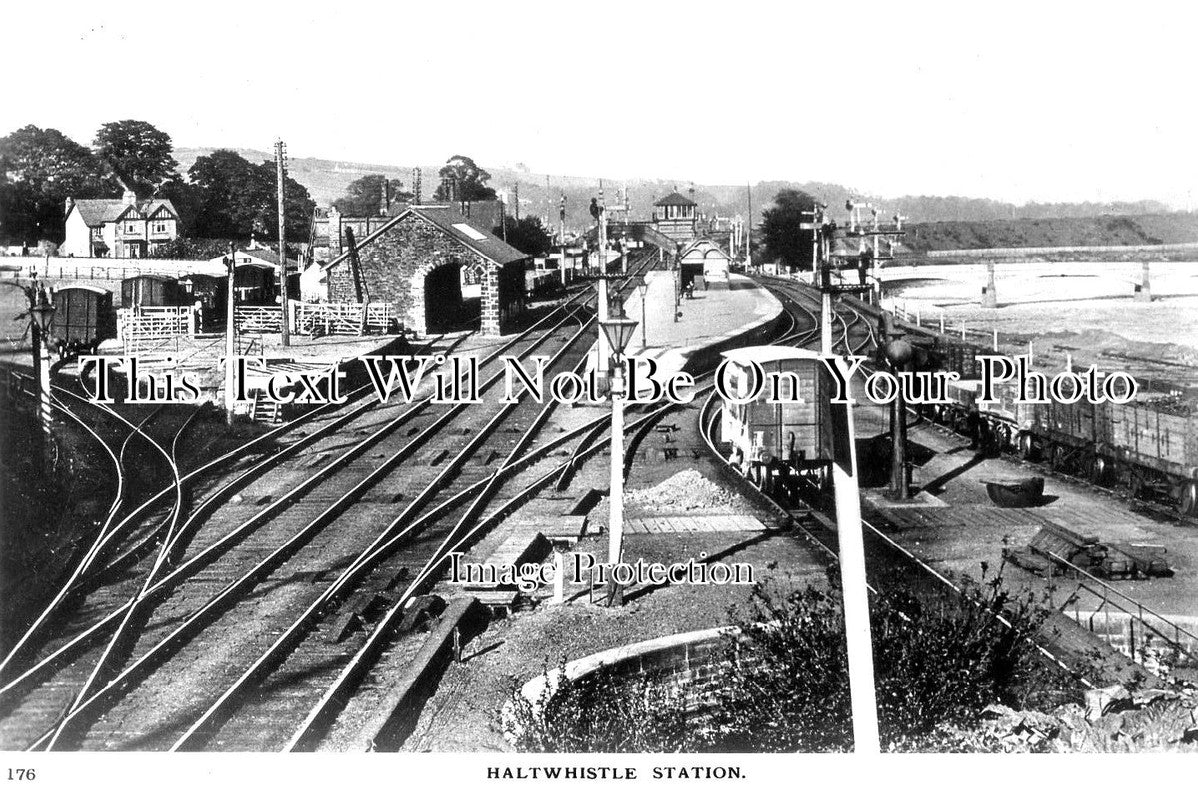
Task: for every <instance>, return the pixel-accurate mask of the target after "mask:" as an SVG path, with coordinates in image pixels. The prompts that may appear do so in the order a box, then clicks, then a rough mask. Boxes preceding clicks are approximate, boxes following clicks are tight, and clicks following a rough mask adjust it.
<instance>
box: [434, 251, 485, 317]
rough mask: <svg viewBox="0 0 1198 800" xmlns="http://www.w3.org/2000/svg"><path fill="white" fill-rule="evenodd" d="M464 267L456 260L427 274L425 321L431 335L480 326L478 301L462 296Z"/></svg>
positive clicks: (476, 293)
mask: <svg viewBox="0 0 1198 800" xmlns="http://www.w3.org/2000/svg"><path fill="white" fill-rule="evenodd" d="M463 271H464V270H463V268H462V265H461V264H459V263H457V262H456V261H450V262H447V263H445V264H441V265H439V266H436V267H433V268H432V269H431V270H429V271H428V273H426V274H425V276H424V298H423V301H424V323H425V329H426V332H427V333H429V334H434V333H446V332H448V331H459V330H464V329H466V328H477V327H478V314H479V300H478V299H477V298H478V292H477V291H475V292H473V294H474V295H475V296H474V297H473V298H467V297H465V296H463V295H464V294H465V293H464V292H463V285H462V283H463V275H462V273H463Z"/></svg>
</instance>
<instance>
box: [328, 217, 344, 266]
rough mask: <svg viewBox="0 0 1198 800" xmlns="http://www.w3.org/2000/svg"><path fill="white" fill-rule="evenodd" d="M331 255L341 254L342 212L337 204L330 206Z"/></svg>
mask: <svg viewBox="0 0 1198 800" xmlns="http://www.w3.org/2000/svg"><path fill="white" fill-rule="evenodd" d="M328 232H329V256H330V257H336V256H339V255H341V253H342V249H341V212H340V211H338V210H337V206H329V224H328Z"/></svg>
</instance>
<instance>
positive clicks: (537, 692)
mask: <svg viewBox="0 0 1198 800" xmlns="http://www.w3.org/2000/svg"><path fill="white" fill-rule="evenodd" d="M736 630H737V629H736V628H732V627H723V628H709V629H707V630H701V631H691V632H688V633H679V634H675V635H673V636H663V637H660V638H658V639H648V640H646V641H642V642H635V643H633V644H629V645H625V646H623V647H616V648H613V649H611V650H604V651H602V652H600V653H595V654H594V655H590V656H586V657H585V658H580V659H577V660H576V661H571V662H569V663H567V664H566V665H565V674H566V675H567V676H568V677H569V678H570V679H571V680H573V681H580V682H584V683H585V682H586V681H588V680H598V679H611V680H612V681H613V682H614V683H616V684H623V683H625V682H627V683H628V685H636V684H637V683H639V682H640V680H641V679H642V678H647V679H648V680H649V681H650V682H652V683H654V684H656V685H658V686H663V687H667V688H670V689H672V690H674V691H677V692H680V693H682V694H683V695H684V696H685V699H686V705H687V710H688V711H689V712H690V713H691V714H696V715H702V713H703V711H704V709H706V708H710V703H711V702H712V700H713V697H714V696H715V694H716V692H717V691H718V690H719V688H720V686H721V683H722V676H723V673H724V671H725V670H727V669H729V668H730V667H731V664H730V663H729V662H728V660H727V657H726V656H727V637H728V636H729V635H732V634H735V633H736ZM561 677H562V670H561V669H560V668H559V669H555V670H552V671H550V672H549V673H548V675H538V676H537V677H535V678H533V679H531V680H529V681H528V682H527V683H525V684H524V685H523V686H521V687H520V694H521V695H522V696H523V697H524V699H525V700H527V701H528V702H529V704H531V706H532V707H533V709H534V710H535V713H541V712H542V711H543V708H542V707H541V703H542V699H543V698H544V697H545V696H546V695H547V696H548V697H549V698H550V700H549V702H552V696H553V694H554V693H555V692H556V690H557V687H558V686H559V685H560V682H561ZM546 683H548V689H549V691H548V692H547V693H546V692H545V689H546ZM503 717H504V719H505V721H506V722H507V723H508V724H509V725H510V724H514V723H515V716H514V712H513V709H512V705H511V702H510V701H509V702H508V703H507V704H506V705H505V707H504V709H503ZM507 727H508V726H507V725H505V729H506V728H507ZM505 735H509V737H510V731H509V732H508V733H507V734H505Z"/></svg>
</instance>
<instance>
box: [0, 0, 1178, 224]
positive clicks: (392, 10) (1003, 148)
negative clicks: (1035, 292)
mask: <svg viewBox="0 0 1198 800" xmlns="http://www.w3.org/2000/svg"><path fill="white" fill-rule="evenodd" d="M14 5H15V4H12V3H10V4H8V7H7V8H6V9H5V11H4V15H5V18H6V22H5V27H6V28H7V29H8V34H7V35H6V36H5V41H4V44H3V54H4V57H3V61H2V62H0V63H3V64H4V65H5V66H4V67H3V69H4V70H5V71H6V72H7V75H6V78H7V80H5V81H4V86H5V92H4V95H5V99H4V102H3V104H2V106H0V135H3V134H4V133H7V132H9V131H11V130H14V129H16V128H18V127H21V126H22V125H26V124H31V123H32V124H36V125H39V126H41V127H54V128H58V129H60V130H62V131H63V132H64V133H66V134H68V135H70V136H71V137H73V138H75V139H77V140H78V141H81V142H85V143H87V142H90V140H91V138H92V136H93V135H94V133H95V131H96V129H97V128H98V127H99V126H100V125H101V124H102V123H104V122H106V121H111V120H117V119H129V118H132V119H144V120H147V121H149V122H152V123H154V124H155V125H157V126H158V127H159V128H162V129H163V130H165V131H166V132H167V133H169V134H170V135H171V136H172V137H173V139H174V141H175V143H176V145H179V146H196V147H218V146H223V147H241V148H251V147H252V148H255V149H259V150H269V149H270V147H271V146H272V144H273V142H274V141H275V139H276V138H279V137H282V138H283V139H285V140H286V142H287V145H288V152H289V153H290V154H291V155H292V156H297V157H303V156H311V157H319V158H330V159H338V160H346V161H367V162H375V163H384V164H397V165H410V164H434V163H440V162H442V161H443V160H444V159H446V158H447V157H448V156H450V155H452V154H455V153H464V154H466V155H469V156H472V157H473V158H474V159H475V160H476V161H478V162H479V163H481V164H483V165H514V164H517V163H522V164H525V165H527V167H528V168H529V169H530V170H531V171H532V172H533V173H543V172H548V173H552V174H564V175H579V176H584V175H585V176H592V177H606V178H611V179H615V180H619V179H621V178H668V179H674V180H684V181H694V182H697V183H701V184H712V183H725V184H743V183H745V182H750V181H752V182H755V181H759V180H795V181H806V180H822V181H830V182H836V183H842V184H846V185H848V186H850V187H853V188H855V189H857V190H860V191H863V192H868V193H871V194H877V195H883V196H898V195H904V194H936V195H954V194H955V195H967V196H974V197H991V198H994V199H999V200H1006V201H1012V202H1020V203H1022V202H1028V201H1085V200H1093V201H1108V200H1135V199H1156V200H1161V201H1164V202H1167V203H1169V204H1171V205H1173V206H1175V207H1179V208H1194V207H1196V206H1198V198H1196V197H1195V194H1194V187H1195V186H1196V185H1198V160H1196V159H1195V157H1194V151H1195V146H1196V145H1198V92H1196V91H1195V79H1196V77H1198V65H1196V63H1195V49H1194V46H1193V41H1194V36H1195V33H1194V32H1195V30H1198V26H1196V25H1195V22H1198V4H1192V3H1190V4H1186V3H1176V4H1172V3H1154V2H1137V3H1131V4H1129V3H1122V4H1118V5H1116V4H1114V3H1110V4H1106V3H1102V2H1089V3H1069V2H1059V1H1058V0H1053V1H1052V2H1049V1H1048V0H1041V1H1040V2H1035V3H1023V2H1001V3H970V2H956V3H922V2H915V1H914V0H911V1H910V2H902V3H899V2H890V3H874V2H864V1H860V0H859V1H858V2H854V3H852V4H851V6H849V7H847V8H846V4H843V3H834V2H823V3H804V2H774V3H765V2H759V1H758V0H734V1H731V2H730V1H728V0H725V2H706V0H704V1H702V2H685V0H669V2H659V1H658V0H638V2H625V0H606V1H605V2H601V3H600V2H590V3H574V2H566V1H565V0H559V1H558V2H521V1H520V0H507V2H489V3H481V2H473V1H472V0H469V1H467V0H453V1H452V2H427V1H426V2H421V3H408V2H401V1H400V0H392V2H387V3H342V4H338V3H332V2H328V0H325V2H322V3H307V2H299V1H296V2H290V3H285V4H282V3H280V4H277V5H274V6H271V5H266V4H259V3H251V2H248V1H247V0H242V2H237V3H226V2H223V1H222V0H216V1H215V2H204V3H190V4H184V3H155V4H132V5H124V6H116V7H114V6H112V5H111V4H106V3H95V2H87V3H76V2H73V0H67V2H56V3H52V4H51V3H21V4H20V5H19V6H18V7H15V8H14V7H13V6H14ZM850 8H851V10H850ZM14 34H16V35H14Z"/></svg>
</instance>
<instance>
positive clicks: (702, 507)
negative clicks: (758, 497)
mask: <svg viewBox="0 0 1198 800" xmlns="http://www.w3.org/2000/svg"><path fill="white" fill-rule="evenodd" d="M624 502H625V503H626V504H628V505H637V506H641V507H643V508H645V509H653V510H659V511H667V512H680V511H708V512H719V513H727V514H747V513H750V512H751V511H752V507H751V506H750V505H749V504H748V503H746V502H745V501H744V499H743V498H741V497H740V495H738V494H736V493H735V492H731V491H729V490H727V489H724V488H722V487H720V486H719V485H717V484H716V483H713V482H712V481H710V480H708V479H707V478H705V477H703V475H702V474H701V473H700V472H699V471H698V470H694V469H687V470H683V471H681V472H676V473H674V474H673V475H671V476H670V477H669V478H666V479H665V480H664V481H662V482H661V483H659V484H657V485H656V486H651V487H649V488H646V489H638V490H636V491H632V492H628V493H627V494H626V495H625V496H624Z"/></svg>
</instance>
